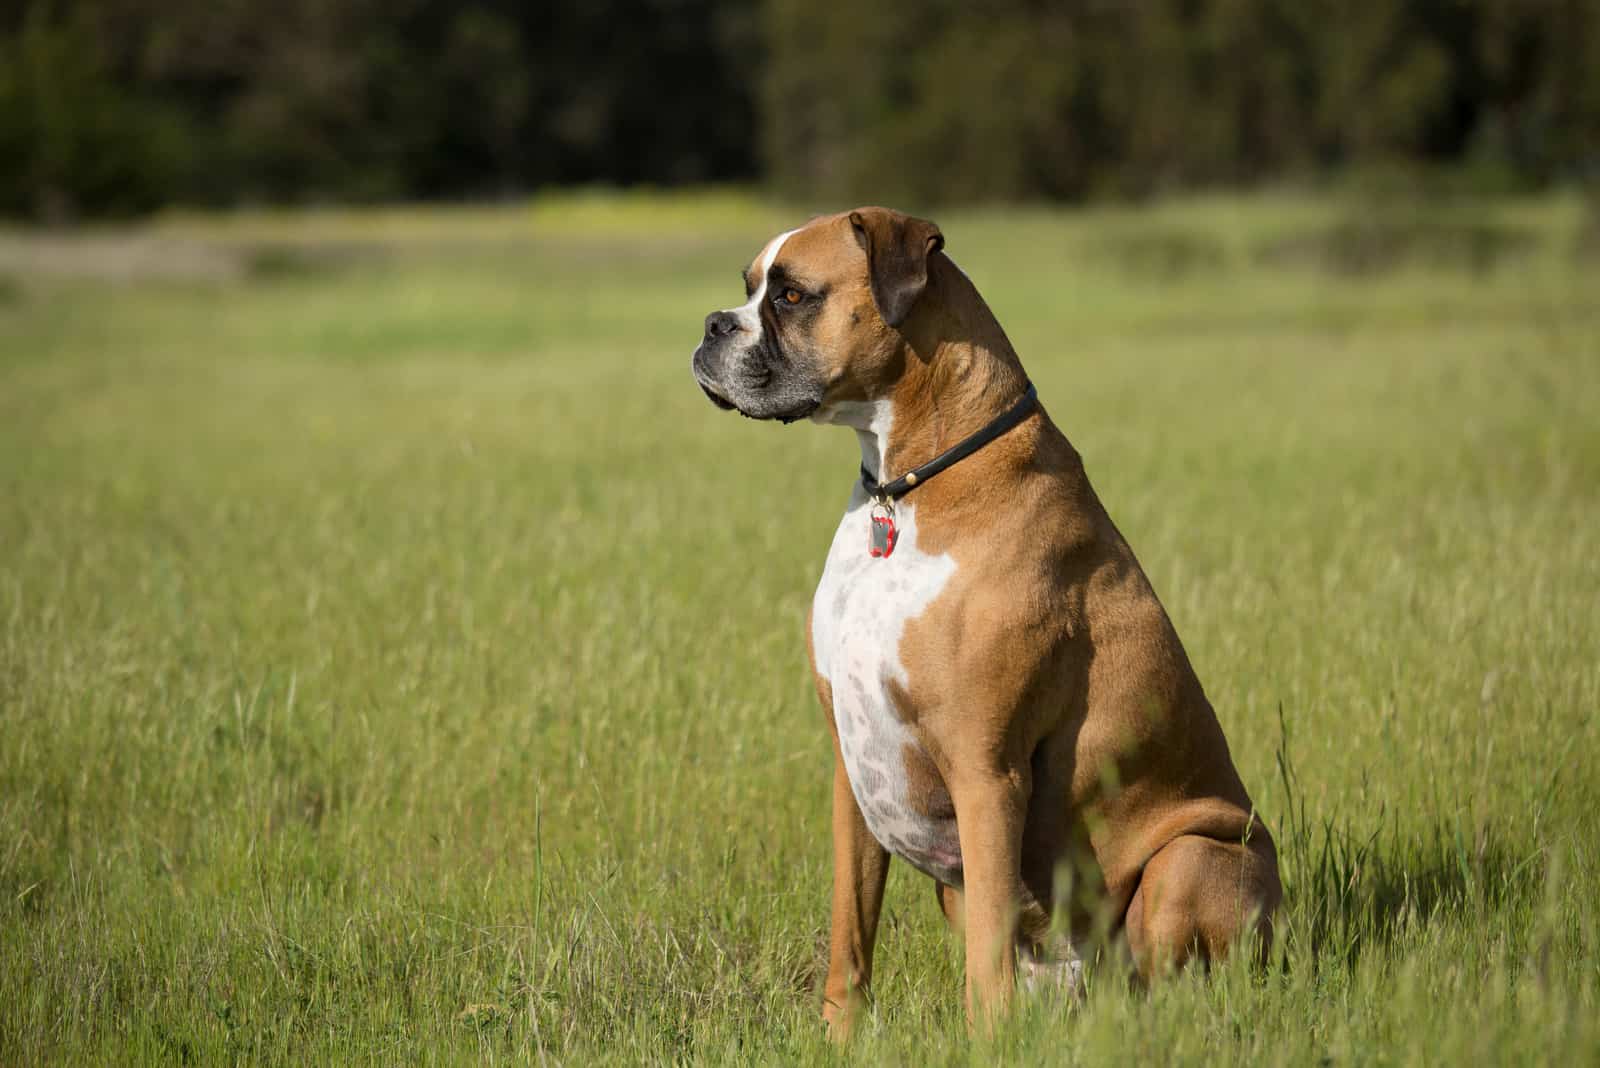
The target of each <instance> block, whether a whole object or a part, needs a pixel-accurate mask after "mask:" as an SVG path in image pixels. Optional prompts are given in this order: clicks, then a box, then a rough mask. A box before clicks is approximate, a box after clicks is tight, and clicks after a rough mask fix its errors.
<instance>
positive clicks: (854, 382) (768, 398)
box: [692, 208, 944, 422]
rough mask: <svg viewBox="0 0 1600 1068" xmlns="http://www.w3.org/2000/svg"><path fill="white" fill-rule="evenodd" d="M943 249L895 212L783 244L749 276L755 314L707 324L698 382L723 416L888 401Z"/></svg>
mask: <svg viewBox="0 0 1600 1068" xmlns="http://www.w3.org/2000/svg"><path fill="white" fill-rule="evenodd" d="M943 245H944V237H943V235H941V234H940V233H939V228H938V227H937V226H935V225H934V224H933V223H931V222H928V221H927V220H926V219H915V218H912V217H911V216H908V215H905V214H902V213H901V212H898V211H891V210H889V209H887V208H859V209H857V210H855V211H851V212H845V213H842V214H839V215H827V216H823V217H821V218H817V219H813V220H811V221H810V222H808V223H806V224H805V225H804V226H802V227H800V228H799V229H797V230H790V231H789V232H788V233H785V234H779V235H778V236H777V237H775V238H773V239H772V240H771V241H769V242H767V244H766V246H765V247H764V248H762V250H761V252H760V253H759V254H758V255H757V256H756V258H755V261H754V262H752V263H751V264H750V266H749V267H747V268H746V269H745V271H744V287H745V296H746V298H747V299H746V300H745V302H744V304H742V305H740V306H739V307H737V308H729V309H726V310H724V311H716V312H712V313H711V314H710V315H708V316H706V328H705V336H704V337H703V338H702V339H701V341H700V345H699V347H698V348H696V349H695V352H694V360H693V361H692V367H693V369H694V377H695V381H697V382H699V383H700V388H701V389H703V390H705V393H706V396H708V397H710V398H711V400H712V402H713V403H715V404H716V405H717V406H718V407H719V408H724V409H730V410H731V409H738V410H739V411H740V412H742V413H743V414H745V415H747V416H750V417H751V418H754V419H781V420H783V421H784V422H792V421H794V420H796V419H804V418H806V417H807V416H812V415H818V414H819V412H822V411H823V410H824V409H827V408H829V407H831V406H833V405H835V404H838V403H840V402H845V401H864V400H873V399H876V398H878V397H882V396H885V395H886V394H887V392H888V390H889V389H890V387H892V386H893V385H894V383H895V381H897V380H898V378H899V376H900V373H901V371H902V366H901V364H902V363H903V348H904V346H903V345H902V344H901V339H900V329H901V328H902V327H903V326H905V325H906V323H907V321H908V320H909V319H910V318H911V317H912V314H913V313H914V312H916V311H917V306H918V299H919V298H920V297H921V296H922V294H923V291H924V290H925V289H926V287H927V284H928V260H929V257H930V256H932V255H933V254H934V253H936V252H938V251H939V249H940V248H942V247H943Z"/></svg>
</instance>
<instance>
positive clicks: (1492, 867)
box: [1277, 708, 1553, 967]
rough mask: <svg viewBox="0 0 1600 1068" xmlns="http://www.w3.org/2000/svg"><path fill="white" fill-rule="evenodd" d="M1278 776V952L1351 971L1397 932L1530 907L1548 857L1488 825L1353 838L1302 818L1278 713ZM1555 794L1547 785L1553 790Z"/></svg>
mask: <svg viewBox="0 0 1600 1068" xmlns="http://www.w3.org/2000/svg"><path fill="white" fill-rule="evenodd" d="M1278 720H1279V731H1280V735H1279V738H1280V740H1279V747H1278V754H1277V757H1278V774H1279V776H1280V778H1281V780H1282V782H1283V784H1284V791H1285V797H1286V798H1287V806H1286V807H1287V811H1286V813H1285V816H1284V819H1283V826H1282V829H1281V832H1280V834H1279V837H1278V843H1277V844H1278V861H1279V865H1280V868H1281V870H1282V873H1283V882H1284V899H1285V906H1286V908H1285V912H1284V914H1283V920H1284V922H1281V923H1280V929H1281V930H1282V932H1283V938H1284V941H1285V944H1286V945H1288V946H1291V947H1293V946H1299V947H1301V948H1303V949H1307V950H1309V955H1310V958H1311V960H1312V962H1313V965H1312V966H1313V967H1316V966H1317V965H1318V964H1319V963H1320V962H1324V961H1328V960H1338V961H1342V962H1344V963H1345V964H1346V965H1347V966H1349V965H1353V964H1355V962H1356V961H1357V960H1358V959H1359V958H1360V957H1361V955H1362V954H1363V953H1365V952H1366V951H1368V950H1370V949H1374V948H1376V949H1383V948H1386V947H1388V946H1390V945H1392V944H1393V942H1394V941H1395V940H1396V938H1397V937H1398V936H1400V935H1402V934H1404V933H1407V932H1411V931H1415V930H1417V929H1419V928H1421V927H1423V926H1426V925H1429V924H1431V923H1434V922H1436V921H1438V920H1439V919H1440V918H1441V917H1444V916H1454V917H1458V918H1459V917H1469V918H1470V917H1481V918H1483V919H1484V920H1485V922H1487V920H1488V917H1490V916H1491V915H1495V914H1503V912H1504V911H1505V910H1509V909H1514V908H1515V907H1516V906H1517V905H1518V904H1519V903H1524V902H1529V901H1532V900H1536V899H1537V895H1538V894H1539V892H1540V888H1541V886H1542V883H1543V879H1544V867H1545V864H1544V862H1545V855H1544V852H1543V850H1542V849H1540V848H1539V847H1538V846H1537V845H1526V844H1525V845H1523V846H1522V847H1520V848H1515V849H1514V848H1512V846H1511V845H1510V844H1509V843H1508V842H1507V840H1506V839H1504V838H1503V837H1502V836H1501V834H1500V833H1499V832H1497V831H1496V830H1495V829H1494V828H1492V827H1489V826H1480V827H1478V828H1476V829H1468V828H1465V827H1463V826H1462V825H1461V824H1460V823H1459V822H1457V823H1454V824H1451V823H1448V822H1445V821H1437V822H1434V823H1432V824H1431V825H1429V826H1428V827H1426V829H1424V830H1421V831H1420V832H1419V831H1418V830H1416V829H1415V828H1404V827H1402V826H1401V825H1400V821H1399V820H1398V819H1396V818H1395V817H1394V816H1393V814H1391V813H1389V812H1387V811H1385V812H1381V813H1380V814H1379V818H1378V821H1377V825H1376V826H1375V827H1374V828H1373V829H1372V830H1371V831H1370V832H1369V833H1366V834H1359V833H1356V832H1354V831H1352V830H1351V828H1350V827H1349V826H1348V825H1347V824H1345V823H1344V822H1342V821H1339V820H1337V819H1333V818H1323V819H1321V820H1314V819H1313V818H1312V817H1311V816H1310V815H1309V813H1308V812H1307V810H1306V803H1305V798H1304V796H1303V793H1302V791H1301V788H1300V781H1299V775H1298V773H1297V772H1296V770H1295V767H1294V762H1293V760H1292V758H1291V756H1290V747H1289V735H1288V729H1287V726H1286V724H1285V723H1284V720H1283V711H1282V709H1281V708H1280V709H1279V712H1278ZM1552 785H1553V783H1552Z"/></svg>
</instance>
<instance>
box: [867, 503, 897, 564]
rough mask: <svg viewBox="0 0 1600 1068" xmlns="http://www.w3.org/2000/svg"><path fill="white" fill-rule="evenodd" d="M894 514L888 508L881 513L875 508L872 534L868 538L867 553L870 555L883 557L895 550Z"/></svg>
mask: <svg viewBox="0 0 1600 1068" xmlns="http://www.w3.org/2000/svg"><path fill="white" fill-rule="evenodd" d="M895 537H896V534H895V529H894V514H893V513H892V512H890V511H889V510H888V509H887V508H885V509H883V514H882V515H879V514H878V510H877V509H874V510H873V514H872V536H871V537H870V538H869V539H868V540H867V553H868V555H870V556H874V557H878V558H880V559H881V558H883V557H886V556H888V555H889V554H890V553H892V552H894V542H895Z"/></svg>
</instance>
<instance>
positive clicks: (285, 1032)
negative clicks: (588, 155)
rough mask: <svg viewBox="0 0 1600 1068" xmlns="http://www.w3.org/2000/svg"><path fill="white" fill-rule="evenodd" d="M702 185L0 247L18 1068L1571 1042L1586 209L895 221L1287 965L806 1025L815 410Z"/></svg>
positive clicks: (827, 479)
mask: <svg viewBox="0 0 1600 1068" xmlns="http://www.w3.org/2000/svg"><path fill="white" fill-rule="evenodd" d="M805 214H806V212H805V211H804V210H802V209H797V208H793V207H787V206H784V205H775V204H771V203H767V202H765V201H763V200H760V199H758V198H755V197H750V196H744V195H740V194H735V193H728V194H721V193H718V194H706V195H686V196H674V197H668V196H652V195H643V194H641V195H636V196H616V195H602V194H593V195H552V196H548V197H541V198H537V199H535V200H534V201H532V202H531V203H524V204H518V205H507V206H501V207H493V208H460V209H433V210H422V209H395V210H391V211H379V210H373V211H364V212H357V211H331V210H328V211H306V212H266V211H262V212H251V213H242V214H238V215H231V216H183V215H169V216H163V217H161V218H158V219H157V220H155V221H154V222H151V223H149V224H146V225H143V226H140V227H136V228H131V229H117V230H96V231H86V232H75V233H39V232H31V231H19V230H9V231H0V1063H3V1064H33V1063H51V1062H61V1063H101V1064H117V1065H125V1064H143V1063H151V1064H173V1063H202V1064H203V1063H218V1062H241V1061H242V1062H249V1063H267V1064H300V1063H399V1064H433V1063H528V1062H534V1061H537V1062H539V1063H573V1064H588V1063H638V1062H652V1063H655V1062H679V1061H696V1062H701V1061H703V1062H737V1063H775V1064H778V1063H781V1064H795V1063H814V1064H829V1063H855V1062H861V1063H917V1064H944V1063H966V1062H969V1061H976V1062H982V1063H988V1062H991V1061H999V1062H1003V1063H1017V1064H1024V1063H1049V1064H1076V1063H1113V1064H1115V1063H1130V1062H1135V1061H1136V1060H1145V1059H1150V1060H1154V1061H1156V1062H1159V1063H1223V1064H1227V1063H1239V1064H1293V1065H1301V1064H1317V1063H1320V1064H1337V1065H1345V1064H1410V1063H1443V1064H1463V1063H1519V1064H1521V1063H1539V1062H1543V1063H1552V1064H1575V1063H1584V1062H1587V1063H1595V1062H1596V1061H1597V1060H1600V903H1597V898H1600V818H1597V815H1596V813H1597V810H1600V725H1597V722H1596V712H1597V710H1600V416H1597V415H1596V413H1597V412H1600V298H1597V294H1600V221H1597V219H1596V216H1595V212H1594V209H1593V208H1592V207H1589V206H1586V205H1585V204H1584V203H1583V202H1582V201H1581V200H1579V199H1577V198H1574V197H1570V196H1563V195H1550V196H1545V197H1539V198H1532V199H1517V200H1503V201H1498V200H1497V201H1489V202H1485V201H1477V200H1473V201H1451V200H1442V201H1431V202H1424V201H1421V200H1398V201H1383V202H1379V203H1373V202H1370V201H1367V200H1361V199H1355V198H1353V197H1350V196H1340V195H1325V196H1310V195H1297V194H1280V195H1270V196H1269V195H1262V196H1256V197H1250V198H1237V197H1217V198H1203V199H1191V200H1184V201H1176V202H1172V203H1159V204H1156V205H1152V206H1149V207H1145V208H1138V209H1135V208H1105V209H1095V210H1091V211H1082V212H1070V213H1068V212H1052V211H1044V210H1028V209H1016V210H1008V211H1000V210H994V211H974V212H964V213H963V212H954V213H944V214H940V215H938V216H937V218H938V219H939V221H940V223H941V225H942V227H943V229H944V232H945V234H946V237H947V240H948V245H947V247H948V251H949V252H950V254H951V255H952V256H953V257H954V258H955V259H956V260H957V261H958V262H959V263H960V264H961V265H962V266H963V268H964V269H965V270H966V271H967V272H968V274H970V275H971V276H972V277H973V279H974V280H975V281H976V282H977V284H978V286H979V288H980V289H981V290H982V291H983V292H984V293H985V294H986V296H987V297H988V299H989V301H990V303H991V304H992V305H993V306H994V308H995V309H996V311H997V313H998V315H999V317H1000V319H1001V322H1002V323H1004V324H1005V326H1006V327H1007V329H1008V331H1009V333H1010V335H1011V337H1012V339H1013V341H1014V342H1015V343H1016V346H1017V348H1018V350H1019V352H1020V353H1021V354H1022V357H1023V359H1024V361H1025V363H1026V365H1027V366H1028V368H1029V370H1030V372H1031V373H1032V376H1033V378H1034V381H1035V382H1036V383H1037V384H1038V386H1039V391H1040V395H1041V398H1042V400H1043V403H1044V405H1045V406H1046V408H1047V409H1048V410H1049V412H1050V413H1051V415H1052V416H1053V418H1054V419H1055V420H1056V421H1057V423H1058V424H1060V425H1061V426H1062V428H1063V429H1064V430H1065V431H1066V433H1067V434H1068V436H1069V437H1070V438H1071V439H1072V440H1073V442H1074V443H1075V444H1076V445H1077V447H1078V448H1079V450H1080V451H1081V452H1082V453H1083V454H1084V457H1085V461H1086V464H1087V466H1088V469H1089V474H1090V477H1091V478H1092V479H1093V481H1094V483H1095V485H1096V487H1097V488H1098V490H1099V492H1100V495H1101V497H1102V498H1103V499H1104V500H1105V502H1106V504H1107V506H1108V508H1109V509H1110V511H1111V514H1112V515H1113V517H1114V518H1115V519H1116V520H1117V521H1118V523H1119V525H1120V526H1121V528H1122V530H1123V532H1124V533H1125V534H1126V535H1127V537H1128V539H1129V540H1130V542H1131V543H1132V545H1133V547H1134V549H1135V551H1136V552H1137V553H1138V554H1139V556H1140V558H1141V560H1142V561H1143V563H1144V565H1145V568H1146V570H1147V571H1148V572H1149V574H1150V576H1151V578H1152V580H1153V582H1154V584H1155V586H1156V589H1157V591H1158V592H1159V594H1160V595H1161V597H1162V599H1163V601H1164V602H1165V604H1166V605H1167V607H1168V610H1169V611H1170V612H1171V614H1172V616H1173V618H1174V622H1175V623H1176V625H1177V628H1178V631H1179V633H1180V634H1181V635H1182V636H1183V638H1184V640H1185V642H1186V644H1187V647H1188V649H1189V652H1190V655H1191V657H1192V659H1193V660H1194V662H1195V664H1196V667H1197V668H1198V670H1199V673H1200V676H1201V678H1202V679H1203V680H1204V682H1205V684H1206V686H1207V690H1208V692H1209V694H1210V696H1211V698H1212V701H1213V703H1214V704H1215V706H1216V708H1217V710H1218V714H1219V716H1220V718H1221V720H1222V723H1223V726H1224V728H1225V729H1226V731H1227V733H1228V736H1229V739H1230V743H1231V746H1232V750H1233V753H1234V757H1235V760H1236V762H1237V763H1238V765H1239V768H1240V770H1241V773H1242V775H1243V777H1244V779H1245V782H1246V783H1247V785H1248V786H1249V788H1250V790H1251V792H1252V794H1253V796H1254V798H1255V800H1256V802H1257V804H1258V806H1259V807H1260V809H1261V811H1262V812H1263V814H1264V816H1265V818H1266V820H1267V821H1268V823H1269V825H1270V826H1271V827H1272V828H1273V829H1274V831H1275V833H1276V836H1277V840H1278V843H1279V849H1280V854H1281V858H1282V863H1283V874H1284V881H1285V888H1286V894H1287V899H1286V906H1285V913H1284V917H1283V920H1282V924H1281V927H1282V930H1283V937H1282V938H1280V940H1279V945H1278V953H1277V959H1276V961H1275V962H1274V966H1273V967H1272V968H1270V969H1268V970H1267V971H1266V972H1264V973H1258V972H1252V971H1250V970H1249V969H1246V968H1243V967H1240V966H1236V965H1234V964H1229V965H1227V966H1225V967H1221V968H1218V969H1215V970H1214V971H1213V973H1212V974H1211V975H1210V976H1209V977H1207V978H1201V977H1199V976H1182V977H1179V978H1177V979H1175V980H1173V981H1171V982H1169V983H1166V984H1164V985H1162V986H1159V987H1157V988H1156V989H1155V990H1153V991H1151V992H1148V993H1145V992H1139V991H1135V990H1131V989H1129V987H1128V985H1127V984H1126V982H1124V981H1123V979H1122V978H1121V977H1120V976H1119V975H1117V974H1114V973H1112V972H1111V971H1108V970H1105V969H1102V970H1099V971H1093V970H1092V971H1091V976H1090V990H1089V993H1088V996H1087V997H1086V998H1085V999H1084V1000H1083V1002H1082V1003H1080V1004H1075V1005H1068V1004H1062V1003H1060V1002H1058V1001H1052V1000H1050V999H1047V998H1041V999H1037V1000H1031V1001H1026V1002H1025V1003H1023V1004H1022V1006H1021V1007H1020V1008H1019V1010H1018V1012H1017V1013H1016V1015H1015V1017H1014V1018H1013V1019H1012V1020H1011V1021H1010V1023H1009V1024H1008V1026H1007V1027H1005V1028H1004V1029H1003V1030H1002V1032H1001V1033H1000V1034H999V1035H998V1036H997V1037H996V1038H995V1039H993V1040H985V1039H974V1038H969V1036H968V1033H967V1029H966V1024H965V1017H964V1014H963V1011H962V1007H961V975H962V971H961V960H960V949H959V946H958V945H957V944H956V942H955V941H954V940H953V939H952V938H951V937H950V936H949V935H948V933H947V932H946V930H945V928H944V925H943V920H942V918H941V917H940V916H939V915H938V913H937V910H936V908H935V907H934V903H933V895H932V893H931V892H930V890H929V887H928V885H927V881H926V879H924V878H923V877H922V876H919V875H916V874H915V873H913V872H911V871H909V869H906V868H905V867H904V866H902V865H898V864H897V865H895V866H894V869H893V871H892V872H891V877H890V885H889V890H888V897H887V905H886V911H885V917H884V922H883V924H882V928H881V930H880V935H879V949H878V955H877V981H876V983H875V1007H874V1012H873V1015H872V1018H871V1019H870V1021H869V1022H868V1024H867V1025H866V1026H865V1027H864V1028H863V1033H862V1034H861V1035H860V1036H859V1041H858V1042H857V1044H856V1045H855V1046H854V1047H853V1048H852V1049H851V1050H850V1051H849V1053H848V1054H847V1055H845V1056H840V1055H839V1054H838V1053H836V1052H835V1051H834V1050H832V1049H831V1048H830V1047H829V1046H828V1044H827V1042H826V1041H825V1040H824V1038H823V1035H822V1031H821V1028H820V1025H819V1022H818V1017H817V1005H818V996H819V994H818V991H819V986H820V982H821V974H822V970H823V968H824V966H825V956H824V950H825V938H826V926H827V888H828V880H829V856H830V854H829V845H828V830H827V828H828V817H827V810H828V799H829V781H830V775H831V766H832V765H831V761H832V757H831V753H830V749H829V745H828V741H827V733H826V727H825V724H824V722H823V719H822V716H821V713H820V712H819V710H818V708H817V706H816V702H815V697H814V695H813V693H812V688H811V681H810V677H809V674H808V672H807V669H806V657H805V645H804V636H803V625H804V620H805V614H806V609H807V606H808V604H809V600H810V596H811V591H812V589H813V587H814V585H815V583H816V580H817V578H818V576H819V573H820V569H821V566H822V561H823V557H824V555H825V552H826V547H827V545H828V542H829V540H830V538H831V536H832V532H833V528H834V526H835V524H836V523H837V520H838V515H839V512H840V510H841V508H842V506H843V503H844V501H845V498H846V497H847V495H848V492H849V489H850V485H851V482H852V480H853V478H854V477H855V476H854V473H855V465H856V460H857V450H856V445H855V441H854V438H853V436H852V435H850V434H849V433H848V432H845V431H842V430H838V429H834V428H824V427H815V426H811V425H809V424H804V423H802V424H797V425H794V426H789V427H780V426H777V425H769V424H756V423H751V422H748V421H746V420H743V419H739V418H736V417H733V416H731V415H727V414H724V413H721V412H718V411H716V410H714V409H713V408H712V406H711V405H710V404H709V403H707V402H706V400H705V398H704V397H703V396H702V395H701V394H700V391H699V390H698V389H697V388H696V387H695V385H694V383H693V381H692V380H691V378H690V376H689V373H688V360H689V353H690V351H691V349H692V347H693V345H694V343H695V341H696V340H697V337H698V334H699V331H700V322H701V319H702V317H703V316H704V315H705V313H706V312H708V311H710V310H711V309H714V308H719V307H725V306H728V305H730V304H734V303H737V302H738V301H739V300H740V299H741V298H742V289H741V287H740V283H739V282H738V281H737V280H736V275H737V273H738V271H739V270H740V269H741V268H742V267H743V266H744V264H745V263H746V262H747V261H748V260H749V258H750V256H751V255H752V254H753V253H754V252H755V251H756V250H757V249H758V248H759V247H760V245H761V243H762V241H763V240H764V239H765V237H766V236H768V235H769V234H771V233H772V232H775V231H776V230H778V229H781V228H784V227H786V226H788V225H793V224H794V223H795V222H796V221H797V220H798V219H800V218H803V217H804V216H805Z"/></svg>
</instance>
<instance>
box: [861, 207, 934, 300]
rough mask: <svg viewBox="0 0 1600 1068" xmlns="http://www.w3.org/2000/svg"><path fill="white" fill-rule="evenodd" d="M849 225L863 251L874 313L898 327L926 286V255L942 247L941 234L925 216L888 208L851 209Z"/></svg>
mask: <svg viewBox="0 0 1600 1068" xmlns="http://www.w3.org/2000/svg"><path fill="white" fill-rule="evenodd" d="M850 225H851V226H852V227H853V228H854V229H855V234H856V240H857V241H858V242H860V244H861V247H862V248H863V249H864V250H866V253H867V269H868V270H869V271H870V272H871V278H872V299H873V300H874V301H875V302H876V303H877V305H878V314H880V315H882V316H883V321H884V322H886V323H888V324H889V325H890V326H893V327H898V326H899V325H900V324H901V323H903V322H905V321H906V317H907V316H909V315H910V314H911V309H912V308H913V307H914V306H915V305H916V303H917V298H918V297H920V296H922V291H923V290H924V289H926V288H927V285H928V257H929V256H931V255H933V254H934V253H935V252H938V251H939V250H940V249H941V248H944V235H943V234H941V233H940V232H939V228H938V227H937V226H935V225H934V224H933V223H931V222H929V221H928V220H927V219H915V218H912V217H911V216H909V215H906V214H904V213H903V212H898V211H891V210H890V209H888V208H861V209H859V210H857V211H852V212H851V213H850Z"/></svg>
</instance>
